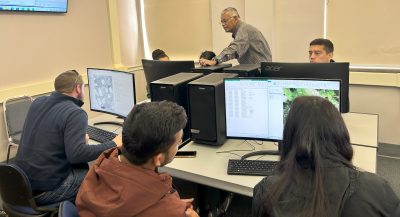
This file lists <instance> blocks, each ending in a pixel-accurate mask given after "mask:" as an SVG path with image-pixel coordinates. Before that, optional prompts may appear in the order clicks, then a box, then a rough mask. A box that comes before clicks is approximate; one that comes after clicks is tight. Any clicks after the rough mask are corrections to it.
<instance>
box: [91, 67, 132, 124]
mask: <svg viewBox="0 0 400 217" xmlns="http://www.w3.org/2000/svg"><path fill="white" fill-rule="evenodd" d="M87 74H88V81H89V98H90V110H92V111H97V112H103V113H108V114H112V115H116V116H119V117H122V118H125V117H126V116H128V114H129V112H130V111H131V110H132V108H133V106H134V105H135V103H136V95H135V76H134V74H132V73H129V72H123V71H117V70H110V69H96V68H88V69H87Z"/></svg>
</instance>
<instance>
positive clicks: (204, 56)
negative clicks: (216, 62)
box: [199, 50, 216, 60]
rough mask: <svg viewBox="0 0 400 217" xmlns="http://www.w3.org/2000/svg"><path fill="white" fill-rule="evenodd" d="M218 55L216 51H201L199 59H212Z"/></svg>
mask: <svg viewBox="0 0 400 217" xmlns="http://www.w3.org/2000/svg"><path fill="white" fill-rule="evenodd" d="M215 56H216V55H215V53H214V52H212V51H209V50H206V51H203V52H201V54H200V57H199V60H200V59H206V60H212V58H214V57H215Z"/></svg>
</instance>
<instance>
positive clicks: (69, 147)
mask: <svg viewBox="0 0 400 217" xmlns="http://www.w3.org/2000/svg"><path fill="white" fill-rule="evenodd" d="M54 88H55V91H54V92H53V93H51V95H50V96H41V97H39V98H37V99H36V100H34V101H33V102H32V105H31V106H30V108H29V111H28V114H27V116H26V120H25V124H24V129H23V131H22V137H21V144H20V146H19V148H18V152H17V156H16V159H15V164H16V165H17V166H19V167H21V169H22V170H23V171H24V172H25V173H26V174H27V176H28V178H29V181H30V184H31V187H32V190H33V194H34V196H35V200H36V203H37V204H39V205H47V204H54V203H58V202H61V201H64V200H70V201H74V200H75V196H76V194H77V192H78V189H79V186H80V184H81V182H82V180H83V179H84V177H85V175H86V173H87V171H88V165H87V162H90V161H93V160H95V159H96V158H97V157H99V155H100V154H101V153H102V152H103V151H105V150H106V149H109V148H112V147H115V146H120V145H121V144H122V141H121V140H122V137H121V136H117V137H116V138H115V139H114V140H113V141H109V142H106V143H104V144H98V145H89V144H88V143H89V137H88V135H87V134H86V128H87V125H88V116H87V114H86V112H85V111H84V110H83V109H82V108H81V106H82V105H83V100H84V97H85V92H84V88H85V84H84V82H83V80H82V76H81V75H79V73H78V72H77V71H75V70H69V71H66V72H63V73H61V74H60V75H58V76H57V77H56V79H55V81H54Z"/></svg>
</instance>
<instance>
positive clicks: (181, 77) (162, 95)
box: [150, 72, 203, 141]
mask: <svg viewBox="0 0 400 217" xmlns="http://www.w3.org/2000/svg"><path fill="white" fill-rule="evenodd" d="M201 76H203V74H202V73H189V72H181V73H178V74H175V75H171V76H169V77H165V78H162V79H159V80H156V81H153V82H151V83H150V98H151V101H162V100H168V101H172V102H175V103H176V104H178V105H180V106H182V107H183V108H185V110H186V113H187V114H188V123H187V125H186V128H185V129H184V130H183V141H185V140H187V139H189V138H190V115H189V110H188V102H187V98H188V96H187V84H188V83H189V82H190V81H193V80H195V79H197V78H200V77H201Z"/></svg>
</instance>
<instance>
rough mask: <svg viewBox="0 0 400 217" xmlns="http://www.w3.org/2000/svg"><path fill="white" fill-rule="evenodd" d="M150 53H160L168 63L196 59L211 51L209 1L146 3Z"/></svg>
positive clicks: (169, 0) (171, 0)
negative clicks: (161, 52)
mask: <svg viewBox="0 0 400 217" xmlns="http://www.w3.org/2000/svg"><path fill="white" fill-rule="evenodd" d="M144 2H145V17H146V20H145V21H146V26H147V36H148V41H149V48H150V52H152V51H153V50H154V49H157V48H160V49H163V50H164V51H165V52H166V53H167V55H169V56H170V57H171V59H175V60H179V59H195V60H197V59H198V57H199V56H200V53H201V52H202V51H204V50H206V49H211V29H210V22H211V21H210V3H209V1H208V0H185V1H182V0H168V1H166V0H146V1H144Z"/></svg>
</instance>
